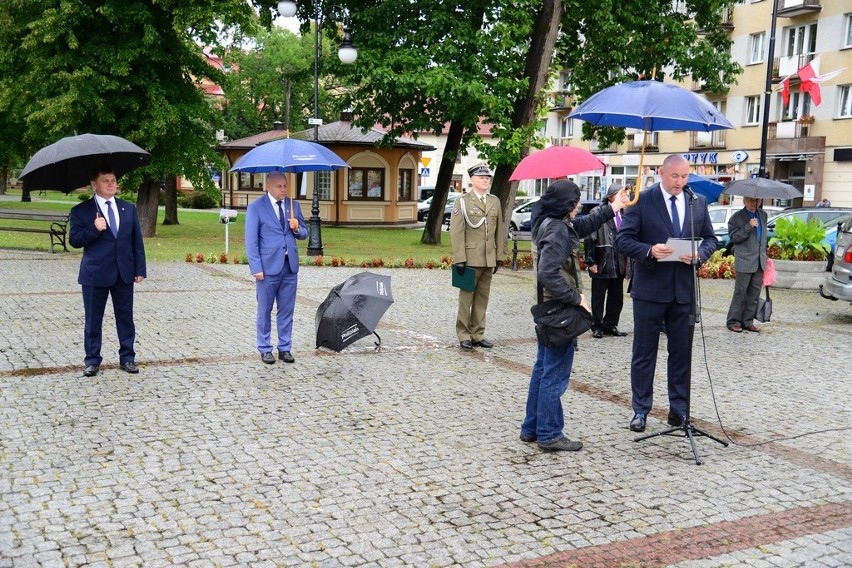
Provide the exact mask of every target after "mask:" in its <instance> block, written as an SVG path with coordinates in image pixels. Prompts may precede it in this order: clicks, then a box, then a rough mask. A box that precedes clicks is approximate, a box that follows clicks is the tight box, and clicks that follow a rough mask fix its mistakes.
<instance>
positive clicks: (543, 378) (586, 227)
mask: <svg viewBox="0 0 852 568" xmlns="http://www.w3.org/2000/svg"><path fill="white" fill-rule="evenodd" d="M615 195H616V198H615V199H613V201H612V202H611V203H609V204H607V205H602V206H600V207H597V208H595V209H594V210H593V211H592V212H591V213H589V214H588V215H584V216H582V217H579V218H578V217H577V213H579V211H580V207H581V203H580V188H579V187H577V184H575V183H574V182H572V181H568V180H564V179H563V180H559V181H556V182H553V183H552V184H550V185H549V186H548V187H547V189H546V190H545V192H544V195H542V196H541V199H539V200H538V201H536V203H535V205H533V212H532V235H533V241H534V242H535V245H536V248H537V250H538V263H537V267H538V268H537V272H536V276H537V278H538V283H539V286H540V287H541V290H540V291H539V295H540V297H541V300H540V301H542V300H549V299H553V300H559V301H561V302H563V303H566V304H572V305H579V306H582V307H583V309H585V310H586V311H588V310H589V306H588V304H587V303H586V297H585V296H584V295H583V293H582V288H581V282H580V267H579V264H580V261H579V258H578V256H577V255H578V253H579V248H580V238H582V237H585V236H586V235H588V234H589V233H591V232H593V231H595V230H597V229H599V228H600V227H601V226H602V225H603V224H604V223H606V222H607V221H610V220H611V219H613V217H614V216H615V213H616V212H617V211H620V210H621V209H623V208H624V205H625V203H626V202H627V200H628V197H627V190H625V189H623V188H622V189H620V190H619V191H618V192H617V193H616V194H615ZM575 341H576V340H575ZM575 341H569V342H568V343H567V344H566V345H563V346H553V347H549V346H547V345H543V344H542V343H541V342H539V343H538V351H537V353H536V360H535V364H534V365H533V370H532V375H530V385H529V389H528V393H527V404H526V415H525V417H524V421H523V423H522V424H521V435H520V439H521V441H522V442H525V443H532V442H537V443H538V447H539V449H541V450H543V451H547V452H555V451H568V452H576V451H578V450H581V449H582V448H583V443H582V442H579V441H576V440H569V439H568V438H567V437H565V434H564V433H563V431H562V430H563V428H564V427H565V419H564V416H563V413H562V402H561V397H562V395H563V394H565V391H566V390H567V389H568V379H569V377H570V376H571V367H572V365H573V363H574V343H575Z"/></svg>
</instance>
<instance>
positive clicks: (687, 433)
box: [633, 187, 728, 465]
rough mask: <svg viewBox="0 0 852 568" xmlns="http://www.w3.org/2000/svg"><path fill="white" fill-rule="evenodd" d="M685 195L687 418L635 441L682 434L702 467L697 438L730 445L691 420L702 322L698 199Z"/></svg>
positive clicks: (686, 193) (688, 193)
mask: <svg viewBox="0 0 852 568" xmlns="http://www.w3.org/2000/svg"><path fill="white" fill-rule="evenodd" d="M684 194H685V197H686V208H687V210H688V213H687V219H689V241H690V245H691V247H692V314H690V316H689V358H688V363H687V371H686V373H687V374H686V378H687V380H686V416H684V417H683V424H681V425H680V426H673V427H671V428H667V429H665V430H661V431H659V432H654V433H652V434H646V435H644V436H639V437H638V438H634V439H633V441H634V442H641V441H643V440H647V439H649V438H654V437H656V436H674V435H676V434H677V433H680V432H682V433H683V436H684V437H685V438H686V439H688V440H689V445H690V447H691V448H692V455H693V457H694V458H695V465H701V463H702V461H701V456H699V455H698V448H697V447H696V446H695V437H696V436H704V437H706V438H710V439H711V440H713V441H714V442H718V443H719V444H722V446H724V447H726V448H727V447H728V443H727V442H725V441H723V440H720V439H719V438H717V437H715V436H713V435H711V434H708V433H707V432H705V431H704V430H701V429H700V428H696V427H695V426H694V425H693V424H692V422H691V421H690V420H689V413H690V404H691V399H692V339H693V337H694V336H695V324H696V323H698V322H700V321H701V312H700V311H699V309H698V306H699V298H698V241H696V240H695V212H694V207H693V202H694V201H695V200H696V199H698V198H697V197H696V196H695V193H693V192H692V190H690V189H689V188H688V187H684Z"/></svg>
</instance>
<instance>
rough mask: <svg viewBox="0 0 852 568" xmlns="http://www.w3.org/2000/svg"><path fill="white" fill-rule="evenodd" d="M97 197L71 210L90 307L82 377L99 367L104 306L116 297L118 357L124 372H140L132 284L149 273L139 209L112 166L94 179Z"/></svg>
mask: <svg viewBox="0 0 852 568" xmlns="http://www.w3.org/2000/svg"><path fill="white" fill-rule="evenodd" d="M92 190H93V192H94V195H93V196H92V198H91V199H88V200H86V201H84V202H82V203H80V204H79V205H77V206H75V207H74V208H72V209H71V232H70V234H69V237H68V240H69V242H70V243H71V246H73V247H76V248H80V247H82V248H83V259H82V260H81V261H80V275H79V277H78V279H77V282H79V283H80V284H81V285H82V286H83V306H84V308H85V311H86V323H85V335H84V338H83V345H84V347H85V350H86V358H85V363H86V369H85V370H84V371H83V375H84V376H86V377H94V376H95V375H97V374H98V371H99V370H100V365H101V361H102V357H101V335H102V333H101V332H102V329H101V328H102V326H103V320H104V309H105V308H106V301H107V297H108V296H112V307H113V311H114V312H115V327H116V331H117V332H118V344H119V350H118V360H119V367H120V368H121V370H122V371H126V372H128V373H138V372H139V368H138V367H137V366H136V351H134V349H133V344H134V342H135V340H136V326H135V325H134V323H133V285H134V284H139V283H141V282H142V281H143V280H145V277H146V276H147V271H146V266H145V247H144V245H143V243H142V228H141V227H140V225H139V217H137V215H136V207H135V206H134V205H133V204H132V203H130V202H128V201H124V200H123V199H116V197H115V194H116V192H117V191H118V181H117V180H116V177H115V173H114V172H113V171H112V170H110V169H102V170H100V171H98V172H96V173H95V175H94V177H93V178H92Z"/></svg>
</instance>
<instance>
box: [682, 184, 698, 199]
mask: <svg viewBox="0 0 852 568" xmlns="http://www.w3.org/2000/svg"><path fill="white" fill-rule="evenodd" d="M683 192H684V193H685V194H687V195H688V196H689V198H690V199H692V200H695V199H698V198H697V197H695V192H694V191H692V190H691V189H690V188H689V185H685V186H683Z"/></svg>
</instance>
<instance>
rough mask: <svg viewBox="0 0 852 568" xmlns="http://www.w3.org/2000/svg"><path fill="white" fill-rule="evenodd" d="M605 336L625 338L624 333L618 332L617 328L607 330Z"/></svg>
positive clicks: (625, 334) (625, 333)
mask: <svg viewBox="0 0 852 568" xmlns="http://www.w3.org/2000/svg"><path fill="white" fill-rule="evenodd" d="M606 334H607V335H611V336H613V337H626V336H627V332H626V331H618V328H617V327H614V328H612V329H609V330H607V332H606Z"/></svg>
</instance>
